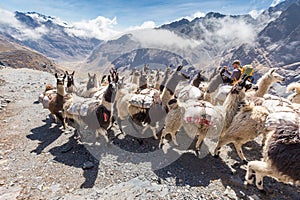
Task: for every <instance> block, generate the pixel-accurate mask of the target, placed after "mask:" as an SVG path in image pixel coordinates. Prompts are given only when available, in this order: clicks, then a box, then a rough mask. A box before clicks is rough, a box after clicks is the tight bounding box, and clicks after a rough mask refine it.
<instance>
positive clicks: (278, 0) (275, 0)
mask: <svg viewBox="0 0 300 200" xmlns="http://www.w3.org/2000/svg"><path fill="white" fill-rule="evenodd" d="M281 1H282V0H273V1H272V3H271V5H270V7H274V6H276V5H277V4H279V3H280V2H281Z"/></svg>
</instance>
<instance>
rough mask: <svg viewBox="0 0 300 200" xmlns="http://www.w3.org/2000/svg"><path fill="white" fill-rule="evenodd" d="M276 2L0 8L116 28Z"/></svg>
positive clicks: (108, 1) (183, 0)
mask: <svg viewBox="0 0 300 200" xmlns="http://www.w3.org/2000/svg"><path fill="white" fill-rule="evenodd" d="M278 1H279V0H250V1H245V0H236V1H233V0H202V1H200V0H151V1H150V0H127V1H125V0H51V1H44V0H1V1H0V7H1V8H3V9H6V10H10V11H16V10H17V11H23V12H27V11H36V12H39V13H42V14H45V15H50V16H56V17H59V18H60V19H62V20H64V21H67V22H76V21H80V20H90V19H94V18H96V17H97V16H104V17H106V18H109V19H113V18H114V17H117V22H118V25H117V26H116V27H117V28H119V29H124V28H128V27H130V26H137V25H141V24H142V23H143V22H145V21H154V22H155V24H156V25H160V24H163V23H166V22H170V21H173V20H175V19H179V18H181V17H185V16H193V14H194V13H196V12H201V13H207V12H210V11H217V12H221V13H225V14H245V13H249V12H250V11H251V10H262V9H267V8H268V7H269V6H270V5H271V4H272V2H278Z"/></svg>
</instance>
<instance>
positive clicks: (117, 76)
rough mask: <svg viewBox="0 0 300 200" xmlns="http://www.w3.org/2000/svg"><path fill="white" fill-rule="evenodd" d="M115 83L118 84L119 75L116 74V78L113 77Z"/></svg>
mask: <svg viewBox="0 0 300 200" xmlns="http://www.w3.org/2000/svg"><path fill="white" fill-rule="evenodd" d="M114 81H115V83H118V82H119V73H116V76H115V80H114Z"/></svg>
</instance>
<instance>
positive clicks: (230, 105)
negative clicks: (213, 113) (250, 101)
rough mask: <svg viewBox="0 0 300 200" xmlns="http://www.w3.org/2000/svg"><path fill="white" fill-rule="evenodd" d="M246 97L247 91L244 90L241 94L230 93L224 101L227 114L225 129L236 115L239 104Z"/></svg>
mask: <svg viewBox="0 0 300 200" xmlns="http://www.w3.org/2000/svg"><path fill="white" fill-rule="evenodd" d="M244 97H245V93H244V92H242V91H240V92H239V94H232V93H229V94H228V96H227V98H226V100H225V102H224V106H225V110H226V114H225V123H224V127H223V131H225V130H226V129H227V128H228V127H229V126H230V124H231V122H232V120H233V118H234V116H235V115H236V113H237V112H238V109H239V104H240V102H241V101H242V100H243V99H244ZM223 131H222V132H223Z"/></svg>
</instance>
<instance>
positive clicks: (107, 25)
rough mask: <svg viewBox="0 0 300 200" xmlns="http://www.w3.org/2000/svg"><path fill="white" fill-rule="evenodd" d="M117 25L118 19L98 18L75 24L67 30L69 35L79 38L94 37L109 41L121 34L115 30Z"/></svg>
mask: <svg viewBox="0 0 300 200" xmlns="http://www.w3.org/2000/svg"><path fill="white" fill-rule="evenodd" d="M115 25H117V18H116V17H114V18H113V19H109V18H105V17H102V16H98V17H97V18H96V19H92V20H83V21H80V22H74V23H73V24H72V26H71V27H70V28H66V29H65V30H66V32H67V33H69V34H71V35H75V36H78V37H85V38H92V37H94V38H97V39H100V40H107V39H110V38H112V37H115V36H116V35H119V34H120V32H118V31H115V30H114V29H113V28H114V26H115Z"/></svg>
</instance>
